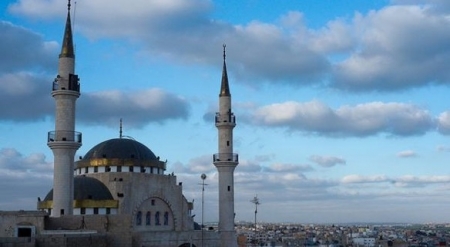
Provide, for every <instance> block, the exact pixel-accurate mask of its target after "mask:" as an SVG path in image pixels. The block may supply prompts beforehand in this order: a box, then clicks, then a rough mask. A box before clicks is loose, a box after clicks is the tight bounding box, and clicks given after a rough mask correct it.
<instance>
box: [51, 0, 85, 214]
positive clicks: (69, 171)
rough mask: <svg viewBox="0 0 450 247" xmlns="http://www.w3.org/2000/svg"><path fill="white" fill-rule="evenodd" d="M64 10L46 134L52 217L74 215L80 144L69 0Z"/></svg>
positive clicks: (77, 87)
mask: <svg viewBox="0 0 450 247" xmlns="http://www.w3.org/2000/svg"><path fill="white" fill-rule="evenodd" d="M67 9H68V11H67V21H66V28H65V30H64V38H63V44H62V49H61V54H60V55H59V65H58V75H57V76H56V79H55V80H54V82H53V87H52V96H53V98H54V99H55V103H56V113H55V130H54V131H50V132H49V133H48V139H47V142H48V143H47V145H48V146H49V147H50V149H51V150H52V151H53V155H54V173H53V207H52V211H51V216H52V217H59V216H61V215H71V214H73V170H74V157H75V152H76V151H77V150H78V148H80V146H81V133H79V132H75V102H76V100H77V99H78V97H80V84H79V79H78V76H77V75H75V53H74V47H73V38H72V27H71V22H70V0H68V4H67Z"/></svg>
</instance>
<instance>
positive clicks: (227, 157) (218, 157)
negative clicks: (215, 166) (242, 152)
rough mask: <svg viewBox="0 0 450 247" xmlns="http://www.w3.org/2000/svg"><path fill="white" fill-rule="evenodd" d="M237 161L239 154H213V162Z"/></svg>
mask: <svg viewBox="0 0 450 247" xmlns="http://www.w3.org/2000/svg"><path fill="white" fill-rule="evenodd" d="M221 161H223V162H227V161H232V162H239V155H238V154H236V153H218V154H214V155H213V162H221Z"/></svg>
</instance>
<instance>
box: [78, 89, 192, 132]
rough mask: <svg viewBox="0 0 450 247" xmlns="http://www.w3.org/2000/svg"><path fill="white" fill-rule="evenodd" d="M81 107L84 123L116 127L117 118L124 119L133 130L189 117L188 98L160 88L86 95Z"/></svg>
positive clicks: (79, 117)
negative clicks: (150, 124) (154, 123)
mask: <svg viewBox="0 0 450 247" xmlns="http://www.w3.org/2000/svg"><path fill="white" fill-rule="evenodd" d="M78 107H79V114H78V119H79V121H80V122H81V123H84V124H89V125H104V124H107V125H109V126H116V125H117V122H118V119H119V118H123V119H125V120H126V122H127V125H129V126H130V127H134V128H140V127H143V126H145V125H146V124H148V123H150V122H157V123H162V122H164V121H167V120H170V119H186V118H187V117H188V114H189V104H188V102H187V101H186V100H185V99H183V98H181V97H179V96H176V95H174V94H171V93H168V92H165V91H163V90H161V89H157V88H154V89H145V90H140V91H131V92H122V91H117V90H115V91H102V92H95V93H86V94H83V97H81V98H80V99H79V104H78Z"/></svg>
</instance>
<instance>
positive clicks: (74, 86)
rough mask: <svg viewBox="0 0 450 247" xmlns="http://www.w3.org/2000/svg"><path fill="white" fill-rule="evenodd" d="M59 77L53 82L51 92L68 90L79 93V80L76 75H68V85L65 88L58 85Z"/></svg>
mask: <svg viewBox="0 0 450 247" xmlns="http://www.w3.org/2000/svg"><path fill="white" fill-rule="evenodd" d="M60 78H61V77H60V76H59V75H58V76H57V77H56V78H55V80H54V81H53V85H52V91H56V90H70V91H76V92H80V79H79V78H78V75H74V74H69V84H68V85H67V88H66V87H64V86H63V85H60V82H59V80H60Z"/></svg>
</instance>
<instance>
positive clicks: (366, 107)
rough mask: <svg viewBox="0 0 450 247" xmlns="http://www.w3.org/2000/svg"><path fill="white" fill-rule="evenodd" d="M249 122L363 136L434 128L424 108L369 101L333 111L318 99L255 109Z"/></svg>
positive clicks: (332, 134)
mask: <svg viewBox="0 0 450 247" xmlns="http://www.w3.org/2000/svg"><path fill="white" fill-rule="evenodd" d="M250 119H252V123H253V124H258V125H263V126H271V127H285V128H288V129H289V130H290V131H300V132H311V133H316V134H319V135H325V136H331V137H333V136H338V137H339V136H340V137H343V136H356V137H364V136H369V135H376V134H379V133H386V134H389V135H395V136H411V135H421V134H424V133H426V132H427V131H430V130H431V129H433V128H434V127H435V124H434V119H433V117H432V116H431V115H430V114H429V112H428V111H426V110H424V109H421V108H419V107H417V106H415V105H411V104H405V103H395V102H392V103H383V102H370V103H365V104H359V105H356V106H342V107H340V108H338V109H337V110H333V109H331V108H330V107H328V106H326V105H325V104H324V103H322V102H320V101H317V100H315V101H310V102H305V103H300V102H294V101H288V102H284V103H277V104H272V105H267V106H262V107H259V108H257V109H256V110H255V111H254V112H253V116H252V117H251V118H250Z"/></svg>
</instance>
